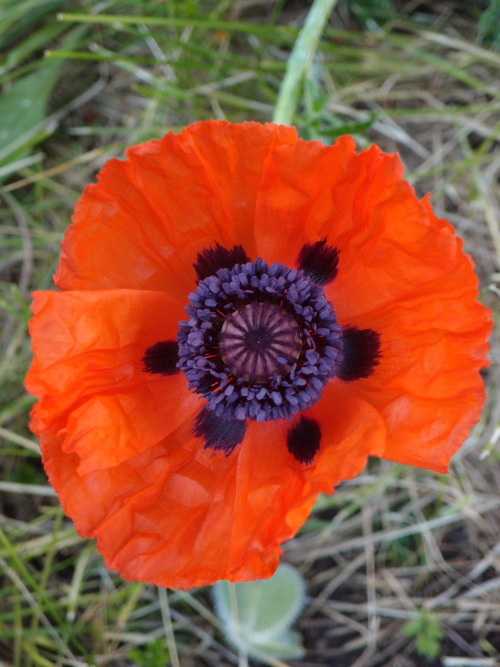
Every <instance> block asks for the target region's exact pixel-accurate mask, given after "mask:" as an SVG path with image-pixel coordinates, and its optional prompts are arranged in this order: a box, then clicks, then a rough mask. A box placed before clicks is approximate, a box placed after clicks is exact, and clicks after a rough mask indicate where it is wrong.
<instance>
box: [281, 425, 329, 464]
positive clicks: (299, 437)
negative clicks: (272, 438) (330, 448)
mask: <svg viewBox="0 0 500 667" xmlns="http://www.w3.org/2000/svg"><path fill="white" fill-rule="evenodd" d="M320 440H321V429H320V427H319V424H318V423H317V422H316V421H314V419H309V418H308V417H301V418H300V419H299V421H298V422H297V423H296V424H294V425H293V426H292V428H291V429H290V430H289V431H288V437H287V446H288V451H289V452H290V454H293V456H295V458H296V459H297V461H300V463H312V461H313V459H314V457H315V455H316V452H317V451H318V449H319V443H320Z"/></svg>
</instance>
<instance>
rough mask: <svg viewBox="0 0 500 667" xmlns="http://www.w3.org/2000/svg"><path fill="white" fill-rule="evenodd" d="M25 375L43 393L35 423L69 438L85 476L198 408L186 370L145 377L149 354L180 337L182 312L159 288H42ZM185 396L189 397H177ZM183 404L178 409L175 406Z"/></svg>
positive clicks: (66, 442)
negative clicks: (156, 346)
mask: <svg viewBox="0 0 500 667" xmlns="http://www.w3.org/2000/svg"><path fill="white" fill-rule="evenodd" d="M33 312H34V317H33V318H32V320H31V322H30V332H31V336H32V345H33V351H34V359H33V363H32V366H31V369H30V371H29V373H28V375H27V378H26V386H27V389H28V391H30V392H31V393H32V394H35V395H36V396H38V398H39V401H38V403H37V404H36V405H35V407H34V408H33V413H32V424H31V426H32V429H33V431H34V432H35V433H36V434H42V433H44V432H45V431H49V432H51V433H53V434H63V439H62V441H61V447H62V449H63V450H64V451H65V452H68V453H70V452H75V453H76V454H77V455H78V457H79V463H78V472H79V473H81V474H83V473H86V472H89V471H91V470H93V469H95V468H105V467H110V466H115V465H116V464H117V463H120V462H121V461H123V460H125V459H127V458H129V457H131V456H135V455H136V454H137V453H138V452H141V451H142V450H144V449H148V448H149V447H151V446H152V445H154V444H156V443H157V442H158V441H160V440H162V439H164V438H165V437H166V436H167V435H168V434H169V433H170V432H171V431H173V430H175V429H176V428H177V427H178V425H179V424H180V423H182V422H183V421H185V419H186V418H187V417H189V416H191V415H192V414H193V412H194V410H196V409H198V408H199V405H200V401H199V399H198V398H197V397H195V396H194V395H193V394H191V393H190V392H188V389H187V382H186V379H185V376H184V374H183V373H180V372H179V373H177V374H176V375H173V376H169V377H163V376H158V375H151V374H149V373H145V372H144V370H143V364H142V361H141V359H142V357H143V356H144V353H145V351H146V349H147V347H148V346H150V345H152V344H154V343H156V342H158V340H165V339H174V340H175V338H176V333H177V331H176V329H177V326H178V321H179V319H181V318H182V317H183V315H184V313H183V309H182V307H181V306H180V304H179V303H178V302H177V301H175V300H173V299H172V298H171V297H169V296H168V295H166V294H163V293H161V292H148V291H135V290H109V291H97V292H80V291H72V292H35V293H34V302H33ZM179 397H182V400H179ZM173 404H175V406H176V408H175V410H172V405H173Z"/></svg>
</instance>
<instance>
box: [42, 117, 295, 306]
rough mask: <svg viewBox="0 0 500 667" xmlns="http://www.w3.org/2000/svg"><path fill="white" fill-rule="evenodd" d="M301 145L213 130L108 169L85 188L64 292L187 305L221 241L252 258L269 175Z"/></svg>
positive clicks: (246, 131)
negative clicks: (288, 147) (260, 192)
mask: <svg viewBox="0 0 500 667" xmlns="http://www.w3.org/2000/svg"><path fill="white" fill-rule="evenodd" d="M296 137H297V135H296V131H295V129H293V128H290V127H285V126H277V125H272V124H264V125H261V124H259V123H242V124H241V125H233V124H230V123H227V122H225V121H208V122H202V123H194V124H193V125H190V126H189V127H188V128H186V129H185V130H184V131H183V132H181V134H179V135H175V134H173V133H169V134H167V135H166V136H165V137H163V139H161V140H159V141H149V142H147V143H144V144H140V145H138V146H133V147H131V148H129V149H128V150H127V151H126V157H127V159H126V160H125V161H121V160H110V161H109V162H107V163H106V164H105V165H104V167H103V169H102V170H101V172H100V174H99V176H98V180H99V183H98V185H89V186H87V188H86V189H85V191H84V193H83V196H82V197H81V199H80V200H79V202H78V203H77V205H76V209H75V214H74V216H73V223H74V224H73V225H71V226H70V228H69V229H68V231H67V233H66V235H65V239H64V241H63V244H62V257H61V261H60V264H59V267H58V270H57V272H56V275H55V282H56V285H57V286H58V287H59V288H60V289H64V290H68V289H104V288H115V287H121V288H132V289H153V290H161V291H164V290H165V291H167V292H169V293H170V294H173V295H177V296H181V295H182V296H185V294H186V293H187V292H189V291H190V290H191V289H193V282H194V281H195V277H196V276H195V271H194V268H193V264H194V263H195V262H196V257H197V254H198V253H199V252H200V250H202V249H203V248H209V247H210V246H211V245H212V244H213V240H215V239H216V240H218V242H219V243H220V244H221V245H222V246H224V247H227V248H231V247H233V246H234V245H239V244H241V245H242V246H243V248H244V249H245V251H246V252H247V253H249V254H250V255H252V254H254V253H255V241H254V233H253V222H254V211H255V198H256V194H257V189H258V185H259V181H260V176H261V171H262V166H263V164H264V163H265V160H266V156H267V154H268V153H269V151H270V150H272V149H273V147H274V146H275V145H282V144H286V143H290V142H292V141H295V140H296ZM146 219H147V225H145V224H144V221H145V220H146ZM146 229H147V232H146ZM103 266H105V267H106V270H105V271H103V270H102V267H103Z"/></svg>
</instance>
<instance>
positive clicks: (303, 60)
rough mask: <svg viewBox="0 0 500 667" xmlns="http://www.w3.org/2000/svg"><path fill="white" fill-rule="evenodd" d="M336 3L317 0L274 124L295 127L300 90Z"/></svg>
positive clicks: (297, 45) (296, 48) (297, 46)
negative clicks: (295, 114)
mask: <svg viewBox="0 0 500 667" xmlns="http://www.w3.org/2000/svg"><path fill="white" fill-rule="evenodd" d="M336 4H337V0H315V1H314V3H313V5H312V7H311V9H310V10H309V14H308V15H307V18H306V20H305V22H304V25H303V27H302V29H301V31H300V33H299V36H298V37H297V40H296V42H295V44H294V46H293V49H292V52H291V53H290V57H289V58H288V62H287V66H286V72H285V76H284V78H283V82H282V84H281V88H280V91H279V94H278V101H277V102H276V107H275V109H274V114H273V122H274V123H279V124H281V125H292V119H293V115H294V113H295V109H296V107H297V100H298V96H299V88H300V85H301V83H302V80H303V79H304V77H305V76H306V75H307V73H308V71H309V69H310V67H311V63H312V59H313V57H314V54H315V53H316V49H317V48H318V42H319V40H320V37H321V35H322V33H323V30H324V28H325V25H326V22H327V21H328V17H329V16H330V14H331V12H332V11H333V9H334V7H335V5H336Z"/></svg>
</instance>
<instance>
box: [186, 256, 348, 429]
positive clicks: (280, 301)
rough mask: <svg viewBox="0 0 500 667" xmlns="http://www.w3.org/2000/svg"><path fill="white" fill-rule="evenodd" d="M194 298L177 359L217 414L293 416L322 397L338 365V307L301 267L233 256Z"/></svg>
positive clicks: (340, 349) (230, 416)
mask: <svg viewBox="0 0 500 667" xmlns="http://www.w3.org/2000/svg"><path fill="white" fill-rule="evenodd" d="M189 299H190V303H189V305H188V306H187V307H186V312H187V314H188V316H189V319H188V320H186V321H183V322H180V323H179V327H180V328H179V333H178V336H177V340H178V344H179V361H178V362H177V367H178V368H180V369H181V370H182V371H184V373H185V375H186V378H187V379H188V382H189V387H190V388H191V389H193V390H194V391H195V392H196V393H198V394H201V395H203V396H204V397H205V398H206V400H207V409H208V410H209V411H211V412H213V413H214V415H215V416H216V417H219V418H222V419H226V420H245V419H254V420H256V421H265V420H269V419H290V418H291V417H292V416H293V415H294V414H296V413H298V412H300V411H302V410H307V408H309V407H311V406H312V405H314V403H316V401H317V400H318V399H319V398H320V397H321V394H322V391H323V387H324V386H325V384H326V383H327V382H328V380H330V379H331V378H332V377H334V376H335V375H336V373H337V371H338V369H339V367H340V364H341V362H342V358H343V343H342V332H341V329H340V326H339V324H338V323H337V320H336V317H335V312H334V310H333V308H332V305H331V303H330V302H329V301H328V300H327V299H326V297H325V294H324V291H323V288H322V287H321V286H320V285H318V284H316V283H314V282H313V281H312V280H311V279H310V278H308V277H307V276H306V275H305V273H304V271H302V270H297V269H289V268H288V267H287V266H285V265H283V264H278V263H275V264H271V265H268V264H267V263H266V262H265V261H264V260H263V259H257V260H256V261H255V262H246V263H243V264H235V265H234V266H233V267H232V268H225V267H224V268H220V269H218V270H217V271H216V273H215V274H214V275H210V276H208V277H206V278H203V279H202V280H200V282H199V283H198V287H197V288H196V291H195V292H193V293H191V294H190V295H189Z"/></svg>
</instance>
